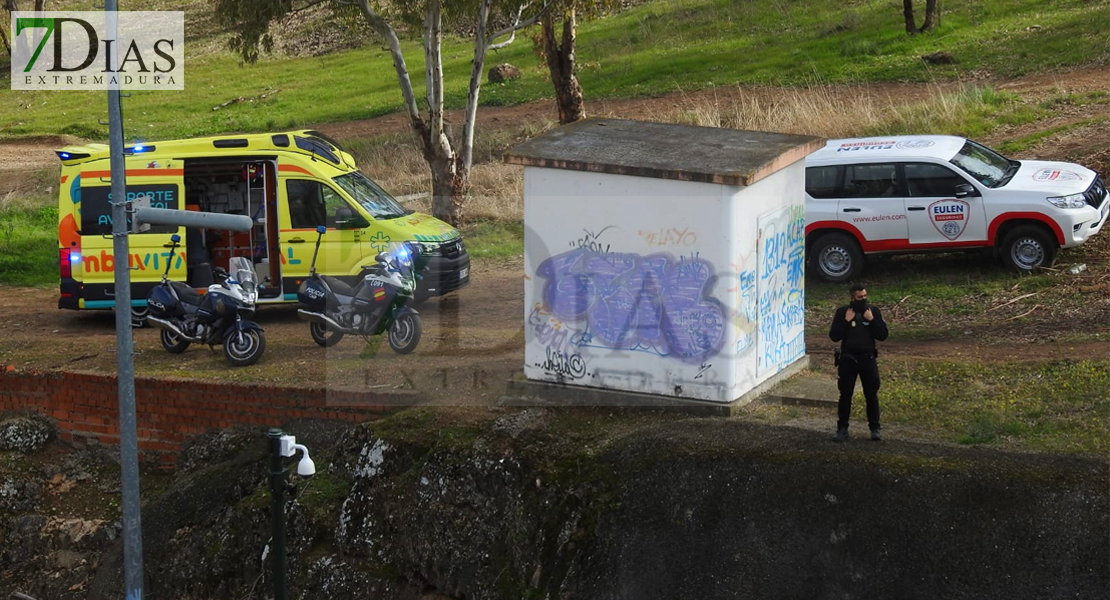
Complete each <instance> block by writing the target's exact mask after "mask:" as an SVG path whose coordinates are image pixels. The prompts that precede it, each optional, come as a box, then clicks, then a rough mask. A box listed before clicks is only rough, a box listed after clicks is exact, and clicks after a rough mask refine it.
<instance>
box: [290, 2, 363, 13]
mask: <svg viewBox="0 0 1110 600" xmlns="http://www.w3.org/2000/svg"><path fill="white" fill-rule="evenodd" d="M332 1H333V0H315V1H313V2H309V3H308V4H305V5H304V6H299V7H297V8H294V9H292V10H290V11H289V14H291V15H295V14H297V13H299V12H302V11H306V10H308V9H310V8H312V7H313V6H319V5H321V4H327V3H329V2H332ZM342 4H352V5H353V4H354V3H353V2H343V3H342Z"/></svg>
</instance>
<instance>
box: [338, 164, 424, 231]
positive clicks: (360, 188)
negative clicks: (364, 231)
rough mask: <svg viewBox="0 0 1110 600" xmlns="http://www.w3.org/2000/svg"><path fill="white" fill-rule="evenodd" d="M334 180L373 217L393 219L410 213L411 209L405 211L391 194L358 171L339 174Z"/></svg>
mask: <svg viewBox="0 0 1110 600" xmlns="http://www.w3.org/2000/svg"><path fill="white" fill-rule="evenodd" d="M335 182H336V183H337V184H339V187H341V188H343V191H345V192H347V193H348V194H350V195H351V197H352V198H354V199H355V202H358V203H359V204H361V205H362V207H363V208H365V209H366V210H367V211H368V212H369V213H370V214H371V215H372V216H373V217H374V218H375V219H395V218H397V217H403V216H405V215H407V214H410V213H412V211H406V210H405V209H404V207H402V206H401V205H400V204H399V203H398V202H397V201H396V200H394V199H393V196H390V195H389V193H388V192H386V191H385V190H383V189H382V188H380V187H378V184H376V183H374V182H373V181H371V180H370V179H369V178H368V177H366V176H365V175H363V174H362V173H359V172H358V171H355V172H354V173H347V174H346V175H340V176H339V177H336V178H335Z"/></svg>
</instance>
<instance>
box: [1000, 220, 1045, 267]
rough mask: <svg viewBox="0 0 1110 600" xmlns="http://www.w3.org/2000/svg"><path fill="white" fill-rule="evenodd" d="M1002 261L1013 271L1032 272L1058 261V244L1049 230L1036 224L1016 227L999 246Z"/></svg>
mask: <svg viewBox="0 0 1110 600" xmlns="http://www.w3.org/2000/svg"><path fill="white" fill-rule="evenodd" d="M998 253H999V255H1000V256H1001V257H1002V263H1003V264H1005V265H1006V266H1007V267H1009V268H1010V269H1011V270H1013V271H1017V272H1019V273H1030V272H1032V271H1035V270H1037V269H1039V268H1041V267H1051V266H1052V264H1053V263H1054V262H1056V244H1055V243H1054V240H1053V239H1052V237H1051V236H1049V234H1048V232H1047V231H1045V230H1044V229H1043V228H1041V227H1037V226H1034V225H1023V226H1021V227H1016V228H1014V230H1013V231H1011V232H1010V233H1009V234H1007V235H1006V237H1005V238H1004V239H1003V240H1002V247H1001V248H999V252H998Z"/></svg>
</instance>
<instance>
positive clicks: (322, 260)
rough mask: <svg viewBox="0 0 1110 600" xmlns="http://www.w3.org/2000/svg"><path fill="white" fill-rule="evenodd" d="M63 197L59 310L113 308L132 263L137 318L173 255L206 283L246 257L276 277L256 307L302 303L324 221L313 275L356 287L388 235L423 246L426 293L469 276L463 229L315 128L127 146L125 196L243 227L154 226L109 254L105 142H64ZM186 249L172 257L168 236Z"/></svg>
mask: <svg viewBox="0 0 1110 600" xmlns="http://www.w3.org/2000/svg"><path fill="white" fill-rule="evenodd" d="M57 154H58V158H60V159H61V161H62V172H61V184H60V186H59V194H58V259H59V265H60V271H61V296H60V298H59V299H58V307H59V308H70V309H104V308H114V307H115V300H114V298H113V295H114V284H113V281H114V275H113V271H114V269H116V268H119V267H121V266H124V265H126V266H129V267H130V268H131V269H132V271H131V281H132V291H131V297H132V298H133V300H132V306H131V309H132V314H133V315H134V316H135V318H136V319H141V318H142V317H144V316H145V311H146V297H147V294H148V293H149V291H150V288H151V287H152V286H153V285H155V284H156V283H157V282H158V281H160V280H161V276H162V272H163V271H164V270H165V268H166V265H167V262H166V261H169V265H170V271H169V274H170V278H171V279H173V280H176V281H184V282H187V283H188V284H189V285H191V286H192V287H194V288H197V289H205V288H207V286H208V285H209V284H211V283H213V270H214V269H216V268H217V267H222V268H224V269H226V268H227V266H228V261H229V260H230V259H231V258H232V257H235V256H244V257H247V258H249V259H250V260H251V261H252V262H253V263H254V265H255V269H256V270H257V272H258V278H259V279H260V280H262V279H263V278H266V277H268V278H269V283H268V284H267V285H266V286H265V287H264V288H263V289H261V290H260V293H259V303H260V304H261V303H278V302H296V300H297V288H298V287H299V286H300V284H301V281H302V280H304V278H305V277H307V276H308V268H309V263H310V262H311V260H312V252H313V248H314V246H315V243H316V237H317V233H316V228H317V226H319V225H324V226H326V227H327V232H326V233H324V234H323V241H322V243H321V245H320V257H319V258H318V259H317V262H316V267H317V271H320V272H322V273H324V274H327V275H332V276H334V277H339V278H341V279H344V280H345V281H347V282H348V283H353V282H354V280H356V279H357V278H358V277H359V276H360V274H361V273H362V271H363V269H364V268H365V267H367V266H370V265H373V264H374V257H375V256H376V255H377V254H378V252H382V251H385V250H386V249H387V248H388V247H389V244H390V243H391V242H401V241H412V242H416V243H418V244H419V247H420V249H421V257H422V258H423V259H425V260H426V261H427V266H428V268H427V270H426V271H424V276H423V278H422V279H421V280H420V281H419V283H418V288H417V293H416V298H417V299H418V300H420V299H425V298H428V297H432V296H440V295H443V294H447V293H450V292H453V291H455V290H457V289H459V288H461V287H463V286H465V285H466V284H467V283H469V282H470V257H469V255H468V254H467V252H466V247H465V246H464V245H463V241H462V238H461V236H460V235H459V232H458V231H457V230H456V229H455V228H454V227H451V226H450V225H448V224H447V223H444V222H443V221H440V220H438V219H435V218H433V217H431V216H428V215H425V214H421V213H417V212H413V211H412V210H408V209H405V208H404V207H403V206H402V205H401V204H399V203H398V202H397V200H395V199H394V198H393V197H392V196H390V195H389V194H388V193H387V192H386V191H385V190H383V189H382V188H381V187H380V186H378V184H376V183H374V181H372V180H371V179H369V178H368V177H366V176H365V175H363V174H362V173H361V172H359V170H358V167H357V166H356V165H355V161H354V159H352V158H351V155H350V154H349V153H347V152H346V151H344V150H343V149H342V148H341V147H340V146H339V144H337V143H336V142H335V141H334V140H331V139H330V138H328V137H327V136H325V135H323V134H321V133H319V132H316V131H293V132H285V133H265V134H250V135H228V136H220V137H210V138H197V139H187V140H171V141H162V142H152V143H149V144H133V145H129V146H126V147H125V148H124V154H125V161H126V177H127V196H128V198H129V199H134V198H138V197H144V196H145V197H149V198H150V199H151V204H150V205H151V206H152V207H154V208H169V209H177V210H198V211H207V212H216V213H226V214H237V215H247V216H249V217H250V218H251V219H252V220H253V222H254V225H253V227H252V228H251V230H250V231H247V232H231V231H216V230H212V229H207V230H205V229H197V228H191V227H178V226H159V225H154V226H152V227H151V228H150V229H149V230H148V231H144V232H142V233H136V234H132V235H131V236H130V239H129V245H130V248H129V252H130V255H129V256H127V257H126V258H122V257H117V256H114V255H113V250H112V235H111V233H112V218H111V217H112V211H111V207H110V204H109V202H110V201H111V199H112V198H111V180H110V174H111V173H110V168H109V158H108V146H107V145H105V144H88V145H83V146H67V147H65V148H61V149H59V150H58V151H57ZM174 233H177V234H179V235H181V238H182V239H183V240H184V242H185V243H184V246H179V247H178V248H177V249H176V251H173V253H172V254H171V243H170V236H171V235H172V234H174Z"/></svg>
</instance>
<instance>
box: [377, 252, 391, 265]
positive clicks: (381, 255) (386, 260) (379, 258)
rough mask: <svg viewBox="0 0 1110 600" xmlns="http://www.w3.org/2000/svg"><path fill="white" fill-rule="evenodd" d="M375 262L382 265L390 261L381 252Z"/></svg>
mask: <svg viewBox="0 0 1110 600" xmlns="http://www.w3.org/2000/svg"><path fill="white" fill-rule="evenodd" d="M374 260H375V261H377V262H380V263H384V262H389V259H387V258H386V257H385V254H384V253H382V252H379V253H378V255H377V256H375V257H374Z"/></svg>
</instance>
